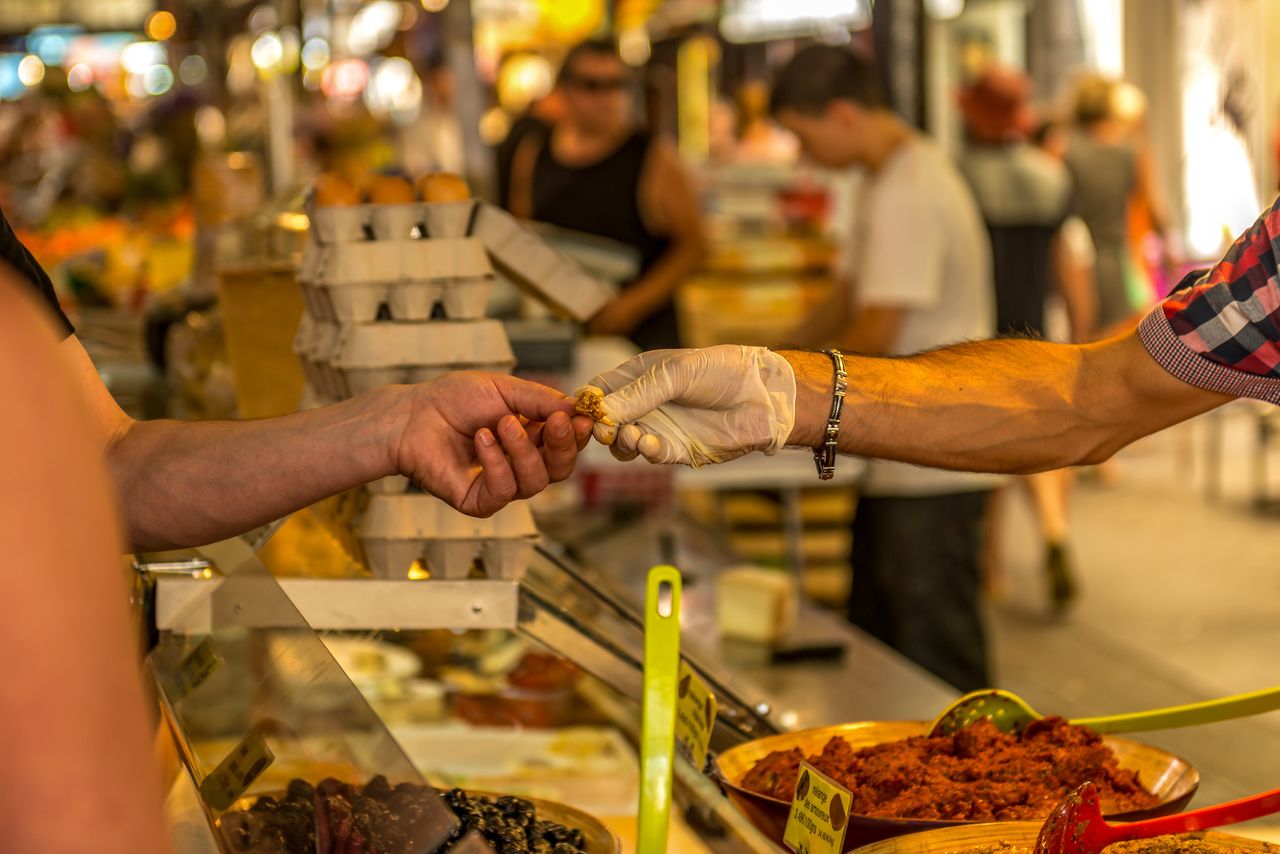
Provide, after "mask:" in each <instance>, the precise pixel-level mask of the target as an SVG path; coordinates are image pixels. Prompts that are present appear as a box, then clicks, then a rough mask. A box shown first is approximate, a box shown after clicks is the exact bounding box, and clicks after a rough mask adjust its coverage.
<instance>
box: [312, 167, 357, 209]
mask: <svg viewBox="0 0 1280 854" xmlns="http://www.w3.org/2000/svg"><path fill="white" fill-rule="evenodd" d="M311 192H312V198H313V199H314V200H315V203H316V205H317V206H318V207H322V208H327V207H338V206H344V205H358V204H360V191H359V190H357V189H356V185H355V184H352V183H351V182H350V181H348V180H347V179H346V178H343V177H342V176H341V175H339V174H337V173H336V172H324V173H321V174H320V175H319V176H317V177H316V180H315V183H314V184H313V185H312V191H311Z"/></svg>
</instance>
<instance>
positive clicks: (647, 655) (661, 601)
mask: <svg viewBox="0 0 1280 854" xmlns="http://www.w3.org/2000/svg"><path fill="white" fill-rule="evenodd" d="M679 671H680V571H679V570H678V569H676V568H675V567H674V566H655V567H654V568H653V569H651V570H649V581H648V585H647V590H646V595H645V606H644V706H643V717H642V719H641V728H640V729H641V733H640V809H639V823H638V827H637V831H636V850H637V851H643V852H644V854H663V852H665V851H666V850H667V825H668V823H669V821H670V819H671V770H672V756H673V755H674V753H675V742H676V682H677V679H678V676H679Z"/></svg>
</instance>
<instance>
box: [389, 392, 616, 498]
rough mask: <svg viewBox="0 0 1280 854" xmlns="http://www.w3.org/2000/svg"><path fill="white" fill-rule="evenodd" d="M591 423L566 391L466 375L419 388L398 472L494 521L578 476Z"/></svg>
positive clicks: (402, 440) (399, 452)
mask: <svg viewBox="0 0 1280 854" xmlns="http://www.w3.org/2000/svg"><path fill="white" fill-rule="evenodd" d="M590 437H591V422H590V420H589V419H587V418H583V417H582V416H574V415H573V401H572V400H570V399H569V398H567V397H565V396H564V395H563V394H561V393H560V392H558V391H555V390H554V389H551V388H548V387H546V386H542V385H538V384H537V383H531V382H527V381H525V380H519V379H516V378H514V377H510V376H506V375H503V374H490V373H481V372H477V371H463V372H458V373H453V374H448V375H446V376H443V377H440V378H439V379H436V380H431V381H430V382H426V383H422V384H420V385H418V386H415V387H414V388H413V389H412V393H411V400H410V408H409V411H408V417H407V420H406V422H405V426H404V429H403V432H402V433H401V435H400V439H399V442H398V446H397V448H396V455H395V463H396V468H397V469H398V471H399V472H400V473H401V474H403V475H404V476H406V477H408V478H410V479H411V480H413V482H414V483H416V484H418V485H419V486H421V487H422V488H423V489H425V490H426V491H427V492H430V493H431V494H432V495H434V496H436V497H437V498H440V499H442V500H443V501H445V502H447V503H449V504H450V505H452V506H453V507H455V508H457V509H458V510H460V511H462V512H463V513H466V514H468V515H470V516H478V517H481V518H483V517H486V516H492V515H493V514H494V513H496V512H498V511H499V510H501V509H502V508H503V507H505V506H506V505H507V504H508V503H510V502H511V501H513V500H515V499H517V498H529V497H530V496H532V495H536V494H537V493H539V492H541V491H542V490H543V489H546V487H547V485H548V484H550V483H556V482H558V481H562V480H564V479H565V478H567V477H569V475H571V474H572V473H573V467H574V463H575V461H576V459H577V454H578V451H580V450H581V449H582V448H583V447H584V446H585V445H586V443H587V441H588V440H589V439H590Z"/></svg>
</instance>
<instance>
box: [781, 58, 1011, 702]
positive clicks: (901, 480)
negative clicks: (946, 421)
mask: <svg viewBox="0 0 1280 854" xmlns="http://www.w3.org/2000/svg"><path fill="white" fill-rule="evenodd" d="M771 106H772V110H773V113H774V115H775V116H776V118H777V119H778V121H779V122H780V123H781V124H782V125H783V126H785V127H787V128H788V129H790V130H791V131H792V132H794V133H795V134H796V136H797V137H798V138H799V139H800V142H801V145H802V147H803V149H804V151H805V152H806V153H808V155H809V156H810V157H812V158H813V159H814V160H816V161H817V162H819V163H821V164H822V165H824V166H827V167H830V168H833V169H859V170H861V171H862V172H863V173H864V178H863V181H862V186H861V189H860V192H859V198H858V204H857V209H856V216H855V222H854V228H853V234H852V239H851V242H850V244H849V246H848V250H849V251H848V265H847V266H848V275H847V276H846V277H845V282H846V286H845V287H841V288H836V289H835V290H834V292H833V294H832V297H831V299H830V300H829V301H828V302H827V303H825V304H824V305H822V306H820V307H819V310H818V311H816V312H814V314H813V315H812V316H811V317H810V318H809V320H808V322H806V323H805V325H804V326H803V327H802V328H801V329H800V330H798V332H797V333H796V335H795V338H797V339H798V341H799V343H801V344H804V345H806V346H814V347H830V346H834V347H839V348H841V349H844V350H848V351H851V352H857V353H864V354H886V355H905V354H908V353H915V352H918V351H920V350H926V349H930V348H933V347H938V346H941V345H944V344H951V343H955V342H957V341H965V340H969V339H983V338H990V337H991V336H992V335H993V334H994V333H995V305H994V288H993V282H992V270H991V246H990V238H989V237H988V235H987V230H986V227H985V225H984V224H983V220H982V215H981V213H980V212H979V211H978V208H977V205H976V204H975V202H974V200H973V197H972V195H971V194H970V192H969V188H968V186H967V185H966V184H965V182H964V179H963V177H962V176H961V175H960V173H959V171H958V170H957V168H956V167H955V165H954V164H953V163H952V162H951V160H950V159H949V158H948V157H947V156H946V154H945V153H944V152H943V151H942V150H941V149H940V148H939V147H938V146H937V145H936V144H935V143H934V142H933V141H932V140H930V139H928V138H926V137H924V136H921V135H920V134H919V133H917V132H916V131H915V130H914V129H912V128H911V127H910V126H908V125H907V124H906V123H905V122H904V121H902V119H901V118H899V117H898V116H897V115H896V114H895V113H894V112H893V111H892V110H890V109H889V108H888V106H887V104H886V102H885V98H884V94H883V90H882V89H881V87H880V83H879V81H878V79H877V77H876V74H875V71H874V68H873V67H872V66H871V64H870V63H869V62H867V61H866V60H864V59H862V58H861V57H859V56H857V55H855V54H854V53H851V52H849V51H848V50H844V49H840V48H835V47H830V46H821V45H819V46H814V47H810V48H806V49H805V50H802V51H801V52H800V53H798V54H796V56H795V58H794V59H792V61H791V62H790V63H789V64H788V65H787V67H786V68H784V69H783V70H782V72H781V73H780V74H779V75H778V79H777V81H776V82H775V84H774V89H773V98H772V104H771ZM995 485H996V481H995V480H994V479H993V477H992V476H991V475H981V474H970V473H964V472H951V471H941V470H938V469H926V468H918V467H914V466H909V465H906V464H903V463H894V462H884V461H879V460H876V461H871V462H870V469H869V473H868V476H867V479H866V482H865V484H864V485H863V487H862V489H861V496H860V499H859V503H858V510H857V517H856V519H855V520H854V525H853V549H852V556H851V562H852V565H853V586H852V589H851V591H850V597H849V618H850V620H851V621H852V622H853V623H855V624H856V625H858V626H860V627H862V628H863V629H865V630H866V631H868V632H870V633H871V634H873V635H875V636H876V637H878V638H880V639H881V640H883V641H885V642H886V643H888V644H889V645H890V646H892V647H894V648H895V649H897V650H899V651H900V652H902V653H903V654H905V655H906V656H907V657H909V658H911V659H913V660H914V661H916V662H917V663H919V664H921V665H922V666H924V667H925V668H927V669H928V670H930V671H932V672H933V673H935V674H937V675H938V676H940V677H942V678H943V679H945V680H946V681H948V682H950V683H951V684H953V685H954V686H955V687H956V688H959V689H961V690H965V691H968V690H974V689H977V688H985V687H987V686H989V685H990V681H991V680H990V676H989V674H988V670H987V664H986V649H985V641H984V635H983V630H982V622H981V616H980V612H979V591H980V583H979V576H980V562H981V557H982V545H983V544H982V539H983V537H982V533H983V518H984V515H985V512H986V507H987V504H988V500H989V497H990V491H991V490H992V488H993V487H994V486H995Z"/></svg>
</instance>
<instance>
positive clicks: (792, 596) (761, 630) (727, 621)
mask: <svg viewBox="0 0 1280 854" xmlns="http://www.w3.org/2000/svg"><path fill="white" fill-rule="evenodd" d="M796 604H797V603H796V585H795V579H794V578H792V577H791V575H790V574H789V573H787V572H785V571H783V570H778V569H764V568H762V567H758V566H739V567H734V568H732V569H727V570H725V571H724V572H722V573H721V574H720V577H719V578H718V579H716V622H717V623H718V624H719V626H720V635H721V637H723V638H729V639H733V640H744V641H752V642H754V643H762V644H772V643H777V642H778V641H779V640H781V639H782V638H783V637H785V636H786V635H787V634H788V633H789V632H790V631H791V629H792V628H793V627H794V626H795V622H796Z"/></svg>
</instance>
